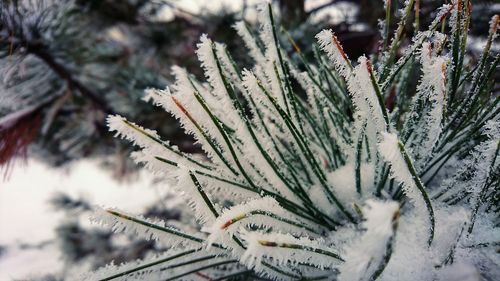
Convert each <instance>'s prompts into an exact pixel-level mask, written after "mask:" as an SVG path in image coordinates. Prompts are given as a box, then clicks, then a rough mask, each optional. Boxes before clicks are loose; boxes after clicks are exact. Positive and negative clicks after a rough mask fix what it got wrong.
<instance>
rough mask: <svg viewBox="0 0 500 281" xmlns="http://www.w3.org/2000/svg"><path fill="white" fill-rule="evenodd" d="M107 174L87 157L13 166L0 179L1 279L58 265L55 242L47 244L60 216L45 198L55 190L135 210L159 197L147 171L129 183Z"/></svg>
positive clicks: (55, 269)
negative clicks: (54, 165)
mask: <svg viewBox="0 0 500 281" xmlns="http://www.w3.org/2000/svg"><path fill="white" fill-rule="evenodd" d="M110 174H111V173H110V172H109V171H105V170H103V169H102V168H100V167H98V166H97V164H95V163H94V162H91V161H81V162H79V163H76V164H74V165H72V166H71V167H68V168H67V170H66V171H62V170H53V169H50V168H48V167H46V166H45V165H44V164H42V163H40V162H37V161H29V163H28V164H27V165H16V166H15V167H14V168H13V171H12V173H11V175H10V176H9V178H8V179H7V180H3V179H0V247H2V248H5V249H4V252H3V253H0V280H1V281H7V280H25V279H26V278H29V277H35V276H40V275H43V274H48V273H56V272H58V271H60V270H61V269H62V267H63V265H64V261H62V260H61V259H60V252H59V249H58V245H57V244H55V243H53V242H50V241H51V240H52V239H53V238H54V237H55V232H54V228H55V226H56V225H57V224H58V222H60V221H61V220H63V219H64V217H63V216H62V214H61V213H57V212H56V211H55V210H53V209H51V206H50V205H49V204H48V202H47V201H48V200H49V199H50V198H51V196H53V195H54V193H55V192H57V191H64V192H65V193H67V194H69V195H71V196H76V197H77V196H84V197H85V198H88V199H90V202H92V203H94V204H97V205H102V206H110V207H111V206H113V207H114V206H116V207H119V208H120V209H123V210H127V211H130V212H135V213H140V212H141V211H142V210H143V208H144V207H145V206H147V205H150V204H152V203H153V202H154V201H155V200H156V198H157V197H158V196H157V194H158V192H157V190H155V189H154V188H153V187H151V186H152V185H151V182H150V180H148V179H150V178H151V177H148V176H147V174H141V175H140V176H139V178H138V179H137V180H136V181H134V182H131V183H119V182H117V181H115V180H114V179H112V178H111V176H110ZM27 245H30V246H27ZM35 245H43V246H42V247H40V248H37V247H34V246H35Z"/></svg>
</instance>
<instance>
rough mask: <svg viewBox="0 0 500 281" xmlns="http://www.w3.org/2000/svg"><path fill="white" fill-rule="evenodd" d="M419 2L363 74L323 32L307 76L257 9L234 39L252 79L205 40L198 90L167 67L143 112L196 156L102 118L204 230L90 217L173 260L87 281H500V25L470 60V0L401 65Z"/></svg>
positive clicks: (445, 9) (364, 62)
mask: <svg viewBox="0 0 500 281" xmlns="http://www.w3.org/2000/svg"><path fill="white" fill-rule="evenodd" d="M414 3H415V1H413V0H408V1H406V3H405V6H404V7H403V9H402V10H401V12H402V14H401V20H400V22H399V24H398V27H397V29H396V32H395V34H394V35H393V36H389V34H388V33H387V32H386V33H385V35H384V36H385V37H383V42H385V44H382V46H383V47H382V49H381V50H380V53H379V54H378V55H376V56H374V57H372V58H367V57H365V56H361V57H360V58H358V60H357V61H356V62H354V61H352V60H350V59H349V58H348V56H347V55H346V53H345V52H344V50H343V48H342V45H341V43H340V42H339V40H338V39H337V37H336V36H335V35H334V34H333V33H332V32H331V31H329V30H323V31H321V32H320V33H318V34H317V35H316V39H317V44H316V45H315V46H314V47H313V49H314V50H315V59H314V61H312V62H309V61H306V58H305V57H304V56H303V55H302V53H301V51H300V49H299V48H296V49H295V51H296V53H297V55H298V57H299V58H301V59H302V62H301V64H300V65H299V64H296V63H295V62H294V61H292V60H291V59H289V57H288V55H287V53H286V52H284V51H283V49H282V47H281V46H282V44H283V42H281V37H280V35H279V31H278V28H277V24H276V23H275V21H274V17H273V13H272V10H271V5H263V6H262V7H261V9H260V14H259V17H258V18H259V20H260V29H259V33H258V37H256V36H255V35H254V33H252V32H251V31H250V29H249V28H248V27H247V26H246V25H245V24H244V23H242V22H239V23H237V24H236V25H235V29H236V30H237V32H238V34H239V35H240V36H241V37H242V40H243V42H244V44H245V46H246V47H247V48H248V51H249V52H248V53H249V56H251V57H252V59H253V60H254V61H255V65H254V66H253V68H252V69H251V70H248V69H239V68H238V66H237V65H236V64H235V63H234V60H232V58H231V56H230V54H229V53H228V52H227V50H226V48H225V46H224V45H223V44H219V43H215V42H213V41H212V40H210V39H209V38H208V37H207V36H206V35H204V36H202V37H201V39H200V43H199V44H198V45H197V47H198V49H197V55H198V59H199V60H200V62H201V66H202V68H203V71H204V73H205V77H206V80H207V82H206V83H205V82H202V81H199V80H197V79H196V78H195V77H194V76H193V75H190V74H189V73H188V72H187V71H186V70H184V69H182V68H180V67H173V68H172V71H173V74H174V76H175V79H176V80H175V84H173V85H172V86H171V87H168V88H166V89H165V90H154V89H150V90H148V91H147V92H146V96H145V98H144V99H145V100H148V101H152V102H153V103H154V104H156V105H158V106H160V107H162V108H164V109H165V110H166V111H168V112H170V113H171V114H172V115H174V116H175V117H176V118H177V119H178V120H179V122H180V123H181V124H182V127H183V128H184V129H185V130H186V132H187V133H189V134H191V135H193V136H194V137H195V138H196V140H197V141H198V143H200V144H201V146H202V148H203V151H204V153H205V155H206V157H198V156H197V155H192V154H187V153H183V152H180V151H179V150H178V149H177V148H176V147H175V146H173V145H171V144H170V143H169V142H166V141H162V140H161V138H160V136H159V134H158V133H156V131H153V130H150V129H145V128H143V127H141V126H140V125H137V124H135V123H132V122H131V121H128V120H126V119H125V118H123V117H121V116H117V115H112V116H110V117H108V126H109V128H110V130H111V131H114V132H116V135H117V136H120V137H122V138H125V139H127V140H129V141H131V142H133V143H134V144H135V146H136V147H138V148H139V150H138V151H136V152H134V153H133V154H132V158H133V159H134V160H135V161H136V162H138V163H142V164H144V165H145V166H146V167H147V168H149V169H150V170H152V171H153V172H154V173H157V174H160V175H163V176H165V177H166V178H167V179H168V180H169V181H170V182H171V184H172V187H174V188H175V189H176V190H178V191H179V193H180V194H182V195H183V196H184V197H185V199H186V200H187V202H188V205H189V206H190V207H191V209H192V210H193V212H194V213H195V215H196V218H197V220H198V223H199V224H200V228H199V230H196V229H195V230H193V228H192V227H188V226H186V227H182V226H180V227H173V226H170V225H166V224H165V223H164V222H162V221H151V220H147V219H144V218H142V217H140V216H134V215H131V214H127V213H126V212H122V211H119V210H116V209H98V210H96V212H95V215H94V216H93V219H94V220H95V221H96V222H98V223H101V224H104V225H108V226H110V227H111V228H112V229H113V230H114V231H116V232H127V233H132V234H135V235H138V236H141V237H145V238H149V239H155V240H158V242H160V243H163V244H164V245H166V246H168V247H169V250H168V251H166V252H165V253H164V254H160V255H158V256H153V257H149V258H146V259H144V260H140V261H137V262H133V263H127V264H123V265H109V266H108V267H105V268H103V269H100V270H98V271H96V272H94V273H92V274H87V275H86V280H207V279H208V280H236V279H238V278H240V279H241V280H253V279H254V280H262V279H266V280H267V279H271V280H377V279H380V280H450V279H452V280H453V279H458V278H459V277H457V276H459V275H460V274H468V273H471V272H472V273H473V274H475V275H476V276H477V275H480V276H483V277H484V278H485V279H494V278H495V276H498V274H499V272H498V268H499V267H498V265H499V263H500V260H499V257H498V254H497V251H498V241H497V237H498V235H496V234H498V231H499V229H498V226H499V220H498V218H499V216H498V215H499V213H498V212H499V209H498V200H499V198H500V193H499V189H500V182H499V179H500V177H499V171H500V170H499V159H498V156H499V148H500V131H499V128H500V126H499V121H500V120H499V117H500V108H499V104H498V101H499V97H498V95H497V94H494V93H493V92H492V88H493V86H494V84H495V83H496V82H495V81H494V79H493V76H494V73H495V72H496V70H497V67H498V62H499V59H500V56H499V55H498V54H492V53H491V52H490V49H491V46H492V44H493V42H494V40H495V37H496V36H497V30H498V26H499V21H500V17H499V16H498V15H496V16H494V17H493V18H492V19H491V22H490V28H489V36H488V39H487V43H486V46H485V47H484V50H483V54H482V56H481V57H480V59H479V61H477V62H472V61H471V60H469V58H468V56H467V32H468V30H469V25H470V12H471V2H470V1H468V0H455V1H452V3H451V4H445V5H443V6H442V7H441V8H440V9H439V10H438V11H437V12H436V14H435V19H434V20H433V21H432V22H431V24H430V26H429V27H428V28H427V29H426V30H425V31H418V30H419V28H417V32H415V35H414V37H413V38H412V44H411V45H410V46H408V47H406V48H405V50H404V52H403V53H402V54H400V53H399V50H400V49H401V48H400V47H401V43H402V40H403V39H402V35H403V32H402V30H403V27H404V26H405V25H407V24H408V23H409V20H410V18H411V15H412V13H413V6H414ZM388 9H390V7H388ZM388 14H389V15H390V13H388ZM389 20H390V19H389V18H387V19H386V22H389ZM439 30H441V31H442V32H440V31H439ZM445 31H446V33H443V32H445ZM289 40H290V41H291V42H290V43H291V44H292V45H294V46H296V44H295V42H294V41H293V39H291V38H289ZM259 42H261V43H262V44H259ZM414 71H416V72H418V73H419V76H420V78H419V81H418V83H417V86H414V85H413V83H411V82H412V81H410V79H411V77H412V76H411V73H412V72H414ZM462 277H463V276H462ZM460 278H461V277H460ZM477 279H479V277H477Z"/></svg>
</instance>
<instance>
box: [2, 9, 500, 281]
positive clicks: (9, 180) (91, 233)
mask: <svg viewBox="0 0 500 281" xmlns="http://www.w3.org/2000/svg"><path fill="white" fill-rule="evenodd" d="M261 2H262V1H257V0H255V1H254V0H246V1H244V0H218V1H216V0H210V1H208V0H207V1H202V0H1V4H0V177H1V179H0V280H64V279H65V278H66V277H68V276H72V275H73V274H76V272H78V271H82V270H91V269H94V268H96V267H100V266H103V265H104V264H106V263H109V262H110V261H112V260H114V261H115V263H121V262H124V261H128V260H132V259H137V258H140V257H143V256H144V255H146V254H148V253H150V252H154V251H158V250H161V249H160V248H159V246H158V245H155V244H154V243H152V242H150V241H143V240H137V239H134V237H127V236H124V235H111V233H110V232H109V230H107V229H104V228H100V227H98V226H95V225H92V224H90V223H89V220H88V216H89V211H90V209H91V208H92V206H93V205H102V206H107V207H119V208H120V209H123V210H127V211H129V212H133V213H142V214H144V215H145V216H146V217H150V218H155V217H157V218H161V219H163V220H167V221H169V222H171V223H188V224H189V223H192V218H191V217H190V216H189V214H188V213H185V212H183V211H182V206H183V204H182V202H180V201H179V199H178V198H177V197H176V196H175V194H172V193H171V192H170V190H169V188H168V185H167V184H166V183H165V182H163V181H162V179H161V178H155V177H154V176H153V175H150V174H148V173H147V172H146V171H144V170H141V169H140V167H137V166H136V165H135V164H134V163H132V162H131V161H130V160H129V158H128V155H129V153H130V152H131V151H132V149H133V147H132V146H131V145H129V144H128V143H127V142H124V141H121V140H119V139H115V138H113V135H112V134H111V133H109V132H108V131H107V128H106V126H105V118H106V116H107V115H108V114H120V115H122V116H125V117H127V118H128V119H129V120H134V121H135V122H136V123H138V124H141V125H142V126H144V127H147V128H152V129H155V130H157V131H158V132H159V134H160V135H161V136H162V137H163V138H164V139H166V140H169V141H171V142H172V143H174V144H176V145H178V146H179V148H180V149H182V150H184V151H189V152H199V151H200V150H199V148H198V147H197V146H196V145H195V144H193V140H192V139H191V138H190V137H189V136H186V135H185V134H184V133H183V132H182V130H181V129H180V128H179V126H178V124H177V123H176V121H175V120H174V119H173V118H172V117H171V116H169V115H168V114H167V113H165V112H163V111H161V110H159V109H157V108H154V107H153V106H152V105H150V104H148V103H145V102H143V101H142V100H141V98H142V95H143V91H144V89H147V88H164V87H166V86H167V85H169V84H170V83H171V82H172V77H171V76H170V68H171V66H173V65H180V66H183V67H185V68H187V69H188V70H189V71H190V72H191V73H193V74H194V75H196V76H199V77H201V76H202V72H201V70H200V67H199V65H198V62H197V60H196V55H195V53H194V52H195V49H196V43H197V41H198V38H199V37H200V35H201V34H203V33H207V34H208V35H209V37H211V38H212V39H214V40H215V41H219V42H224V43H225V44H226V45H227V46H228V49H229V50H230V52H231V54H232V55H233V57H234V59H235V60H236V61H237V62H238V64H242V65H245V66H247V67H248V68H251V63H252V62H251V61H249V59H248V58H247V57H246V50H245V49H244V48H243V46H242V44H241V41H240V40H239V38H238V37H237V35H236V32H235V31H234V30H233V28H232V25H233V23H235V21H237V20H241V19H243V20H245V21H246V22H247V23H248V25H249V26H250V27H251V28H253V29H254V30H256V29H257V28H258V26H256V24H255V21H256V15H257V13H256V6H257V5H258V4H259V3H261ZM403 2H404V1H397V0H393V1H388V3H389V4H390V5H391V6H392V9H391V11H393V13H394V15H393V16H392V18H395V19H398V16H399V15H398V13H397V10H398V8H400V7H401V6H402V3H403ZM417 2H419V13H418V15H419V16H420V30H423V28H425V27H426V26H427V25H428V23H429V22H430V21H431V20H432V18H433V13H434V11H435V9H436V8H437V7H439V6H441V5H442V4H443V3H446V2H448V1H435V0H429V1H425V0H421V1H417ZM473 2H474V7H473V10H472V11H473V13H472V23H471V37H470V45H469V48H470V50H471V51H472V56H471V59H475V57H474V56H475V55H477V54H478V51H480V50H481V48H482V42H484V40H485V35H486V33H487V30H488V21H489V19H490V18H491V16H492V15H493V14H495V13H499V12H500V4H498V3H495V2H496V1H473ZM272 3H273V6H274V11H275V13H276V14H277V15H278V18H279V19H280V23H281V25H282V26H283V28H284V29H286V30H288V32H289V33H290V35H291V37H293V38H294V39H295V41H296V42H297V44H298V45H299V47H300V48H301V50H302V51H303V52H304V54H305V55H306V57H310V56H312V51H311V50H312V49H311V44H313V42H314V35H315V34H316V33H317V32H319V31H320V30H321V29H324V28H331V29H333V30H334V31H335V32H336V34H337V35H338V38H339V39H340V41H341V42H342V43H343V45H344V49H345V50H346V51H347V53H348V55H349V56H350V57H352V58H356V57H358V56H360V55H362V54H368V55H370V54H374V53H376V52H377V50H378V48H379V45H380V42H381V36H380V33H379V28H380V23H379V20H378V19H379V18H382V17H383V16H384V15H385V10H384V4H383V1H382V0H274V1H273V2H272ZM396 24H397V20H393V21H392V22H391V26H390V27H389V28H390V29H394V28H395V26H396ZM415 32H416V31H415V29H414V27H412V26H407V27H405V35H404V36H405V38H406V40H409V39H410V38H411V36H412V35H413V34H414V33H415ZM282 42H283V45H284V47H285V49H287V50H290V54H292V47H291V46H288V45H287V44H288V43H287V42H288V40H287V39H286V38H284V39H283V41H282ZM404 47H405V46H404V44H403V45H402V46H401V50H404ZM493 49H494V51H497V52H498V51H499V46H493ZM292 57H293V56H292ZM415 75H416V76H415V79H414V80H415V81H417V80H418V75H419V74H418V73H416V74H415ZM497 75H499V74H498V73H497ZM495 90H496V91H499V90H500V89H498V88H497V89H495Z"/></svg>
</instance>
